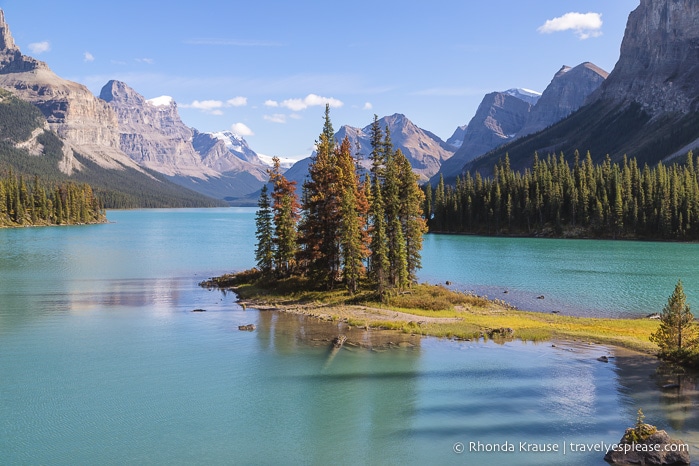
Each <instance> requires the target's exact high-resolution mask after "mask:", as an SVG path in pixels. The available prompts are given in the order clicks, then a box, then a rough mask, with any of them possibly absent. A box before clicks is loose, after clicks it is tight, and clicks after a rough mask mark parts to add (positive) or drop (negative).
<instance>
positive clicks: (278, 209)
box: [269, 157, 299, 277]
mask: <svg viewBox="0 0 699 466" xmlns="http://www.w3.org/2000/svg"><path fill="white" fill-rule="evenodd" d="M272 161H273V166H272V169H271V170H270V171H269V175H270V182H271V183H272V184H273V189H272V200H273V204H272V212H273V213H274V262H275V269H276V271H277V274H278V275H280V276H282V277H286V276H289V275H290V274H291V273H292V271H293V269H294V266H295V265H296V253H297V249H298V248H297V243H296V240H297V230H296V222H297V221H298V217H299V214H298V210H299V203H298V197H297V195H296V182H295V181H289V180H287V179H286V177H285V176H284V175H282V173H281V166H280V162H279V158H278V157H274V158H273V159H272Z"/></svg>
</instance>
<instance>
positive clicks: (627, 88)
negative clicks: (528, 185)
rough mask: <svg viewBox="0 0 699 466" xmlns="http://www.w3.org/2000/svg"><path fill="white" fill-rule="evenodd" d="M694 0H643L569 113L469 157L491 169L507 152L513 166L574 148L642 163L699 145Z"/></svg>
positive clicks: (698, 16)
mask: <svg viewBox="0 0 699 466" xmlns="http://www.w3.org/2000/svg"><path fill="white" fill-rule="evenodd" d="M698 20H699V3H697V2H696V1H692V0H641V1H640V5H639V6H638V7H637V8H636V9H635V10H634V11H633V12H632V13H631V14H630V15H629V19H628V22H627V25H626V31H625V33H624V39H623V41H622V44H621V50H620V57H619V61H618V62H617V64H616V65H615V67H614V70H612V72H611V73H610V74H609V77H608V78H607V79H606V80H605V81H604V82H603V83H602V85H600V87H599V88H598V89H597V90H596V91H595V92H593V94H592V95H590V96H589V97H588V99H587V100H586V102H585V105H584V106H583V107H581V108H580V109H579V110H577V111H576V112H574V113H573V114H571V115H570V116H569V117H568V118H566V119H564V120H562V121H560V122H559V123H557V124H555V125H553V126H551V127H549V128H547V129H546V130H544V131H541V132H539V133H535V134H531V135H529V136H526V137H523V138H520V139H519V140H517V141H515V142H513V143H510V144H508V145H506V146H503V147H500V148H498V149H496V150H494V151H492V152H491V153H489V154H487V155H485V156H484V157H482V158H480V159H478V160H474V161H473V162H471V163H470V164H468V166H466V167H465V168H466V169H469V170H471V171H473V170H478V171H481V172H484V173H487V172H489V170H492V167H493V165H494V163H496V161H497V160H498V159H499V158H501V157H502V156H503V155H504V154H505V152H507V153H508V154H509V156H510V162H511V164H512V166H513V167H514V168H524V167H527V166H531V162H532V157H533V154H534V153H535V152H538V154H539V156H542V155H545V154H548V153H559V152H564V153H566V154H572V153H573V151H575V150H579V151H580V153H582V154H585V153H586V152H588V151H589V152H590V154H591V156H592V158H593V160H595V161H601V160H603V159H604V158H605V157H606V155H609V156H610V157H611V158H612V160H615V161H619V160H621V159H622V157H623V156H624V155H627V156H628V157H635V158H636V159H637V160H638V161H639V163H640V164H643V163H648V164H654V163H657V162H658V161H660V160H671V159H672V158H674V157H678V156H682V157H684V156H686V154H687V152H688V151H689V150H692V149H696V148H698V147H699V81H698V80H697V79H696V76H697V72H698V71H699V54H698V53H697V50H698V48H699V21H698Z"/></svg>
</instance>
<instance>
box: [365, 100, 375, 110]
mask: <svg viewBox="0 0 699 466" xmlns="http://www.w3.org/2000/svg"><path fill="white" fill-rule="evenodd" d="M363 108H364V110H371V109H372V108H374V106H373V105H371V102H366V103H365V104H364V107H363Z"/></svg>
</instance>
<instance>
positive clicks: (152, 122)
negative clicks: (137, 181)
mask: <svg viewBox="0 0 699 466" xmlns="http://www.w3.org/2000/svg"><path fill="white" fill-rule="evenodd" d="M100 99H102V100H103V101H105V102H107V103H108V104H109V105H110V106H111V107H112V109H114V111H115V112H116V114H117V118H118V126H117V128H118V132H119V147H120V148H121V150H122V151H123V152H124V153H126V154H127V155H128V156H129V157H131V159H132V160H133V161H135V162H136V163H137V164H139V165H141V166H143V167H146V168H150V169H151V170H154V171H156V172H158V173H162V174H164V175H167V176H184V177H193V178H199V179H202V180H206V179H207V178H209V177H213V176H216V175H217V172H216V171H215V170H213V169H211V168H209V167H207V166H205V165H204V164H203V163H202V160H201V157H200V156H199V154H197V152H196V151H195V150H194V147H193V146H192V137H193V132H192V130H191V129H190V128H189V127H187V126H186V125H185V124H184V123H183V122H182V120H181V119H180V116H179V114H178V112H177V104H176V103H175V102H174V101H173V100H172V99H170V98H158V99H153V100H146V99H145V98H144V97H143V96H141V95H140V94H139V93H137V92H136V91H134V90H133V89H131V88H130V87H129V86H127V85H126V84H125V83H123V82H120V81H109V82H108V83H107V84H105V85H104V87H103V88H102V91H101V92H100Z"/></svg>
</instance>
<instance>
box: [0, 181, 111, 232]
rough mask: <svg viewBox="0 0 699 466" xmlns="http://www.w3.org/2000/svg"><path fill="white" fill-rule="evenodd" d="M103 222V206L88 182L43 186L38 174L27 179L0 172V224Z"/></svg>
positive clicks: (44, 184)
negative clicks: (31, 178)
mask: <svg viewBox="0 0 699 466" xmlns="http://www.w3.org/2000/svg"><path fill="white" fill-rule="evenodd" d="M104 221H106V217H105V214H104V209H103V208H102V205H101V203H100V201H99V199H97V197H96V196H95V195H94V193H93V192H92V188H91V187H90V185H88V184H84V183H74V182H66V183H62V184H56V185H47V184H46V183H44V182H42V181H41V180H40V179H39V177H38V176H35V177H34V178H33V180H32V181H31V182H27V181H26V180H25V178H24V177H23V176H22V175H16V174H14V173H12V172H9V173H5V174H0V226H22V225H71V224H81V223H101V222H104Z"/></svg>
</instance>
